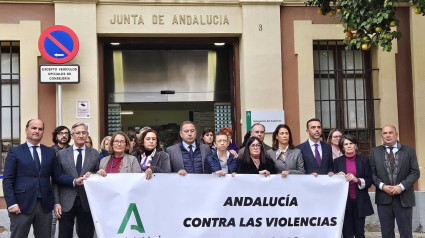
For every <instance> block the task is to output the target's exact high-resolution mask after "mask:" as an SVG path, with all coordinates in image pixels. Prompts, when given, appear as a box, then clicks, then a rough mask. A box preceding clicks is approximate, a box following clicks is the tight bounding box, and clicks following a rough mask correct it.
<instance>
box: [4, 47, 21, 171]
mask: <svg viewBox="0 0 425 238" xmlns="http://www.w3.org/2000/svg"><path fill="white" fill-rule="evenodd" d="M0 79H1V81H0V87H1V91H0V100H1V101H0V102H1V104H0V107H1V109H0V118H1V123H0V135H1V144H0V146H1V150H2V162H3V161H4V158H3V157H5V155H6V153H7V151H8V150H9V148H10V147H12V146H13V145H17V144H19V143H20V138H19V136H20V130H19V126H20V124H19V122H20V116H19V115H20V112H19V110H20V101H19V94H20V92H19V84H20V74H19V42H14V41H0ZM1 168H3V166H1Z"/></svg>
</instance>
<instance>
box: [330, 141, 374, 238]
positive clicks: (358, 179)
mask: <svg viewBox="0 0 425 238" xmlns="http://www.w3.org/2000/svg"><path fill="white" fill-rule="evenodd" d="M357 145H358V140H357V138H356V137H354V136H353V135H350V134H348V135H343V136H342V137H341V139H340V141H339V147H340V149H341V151H342V152H343V153H344V155H343V156H340V157H338V158H336V159H335V160H334V164H333V169H334V173H336V174H338V175H344V176H345V179H346V180H347V182H349V183H350V184H349V189H348V197H347V205H346V207H345V216H344V225H343V228H342V235H343V237H344V238H348V237H356V238H357V237H365V235H364V225H365V218H366V216H370V215H372V214H373V207H372V203H371V201H370V197H369V193H368V188H369V187H370V186H371V185H372V170H371V167H370V163H369V159H368V158H366V157H362V156H359V155H357V153H356V151H357Z"/></svg>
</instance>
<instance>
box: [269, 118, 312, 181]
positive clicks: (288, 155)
mask: <svg viewBox="0 0 425 238" xmlns="http://www.w3.org/2000/svg"><path fill="white" fill-rule="evenodd" d="M272 139H273V145H272V149H270V150H268V151H267V156H268V157H269V158H271V159H272V160H273V163H274V166H275V168H276V172H277V173H278V174H281V175H282V178H286V177H287V176H288V174H305V170H304V160H303V156H302V154H301V150H300V149H296V148H295V146H294V144H293V142H292V133H291V129H290V128H289V126H287V125H286V124H280V125H278V126H277V127H276V129H275V130H274V132H273V137H272Z"/></svg>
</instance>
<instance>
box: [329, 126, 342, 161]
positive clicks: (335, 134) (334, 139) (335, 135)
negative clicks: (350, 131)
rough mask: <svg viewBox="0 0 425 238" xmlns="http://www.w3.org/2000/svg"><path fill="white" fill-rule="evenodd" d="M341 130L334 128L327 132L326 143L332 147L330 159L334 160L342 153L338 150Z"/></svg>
mask: <svg viewBox="0 0 425 238" xmlns="http://www.w3.org/2000/svg"><path fill="white" fill-rule="evenodd" d="M341 136H342V132H341V130H339V129H337V128H335V129H332V130H331V131H330V132H329V136H328V140H327V141H326V143H328V144H330V145H332V159H336V158H338V157H340V156H342V152H341V150H340V149H339V139H341Z"/></svg>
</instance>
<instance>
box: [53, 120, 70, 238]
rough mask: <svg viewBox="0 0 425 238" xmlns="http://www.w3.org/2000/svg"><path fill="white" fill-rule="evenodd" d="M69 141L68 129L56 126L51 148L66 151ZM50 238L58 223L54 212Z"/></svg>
mask: <svg viewBox="0 0 425 238" xmlns="http://www.w3.org/2000/svg"><path fill="white" fill-rule="evenodd" d="M70 140H71V133H70V132H69V129H68V127H66V126H58V127H56V128H55V130H54V131H53V132H52V141H53V143H54V145H52V148H53V149H54V150H55V152H56V153H58V151H59V150H62V149H66V148H68V147H69V141H70ZM52 216H53V219H52V236H51V238H55V234H56V223H57V222H58V218H57V217H56V216H55V212H54V211H52Z"/></svg>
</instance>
